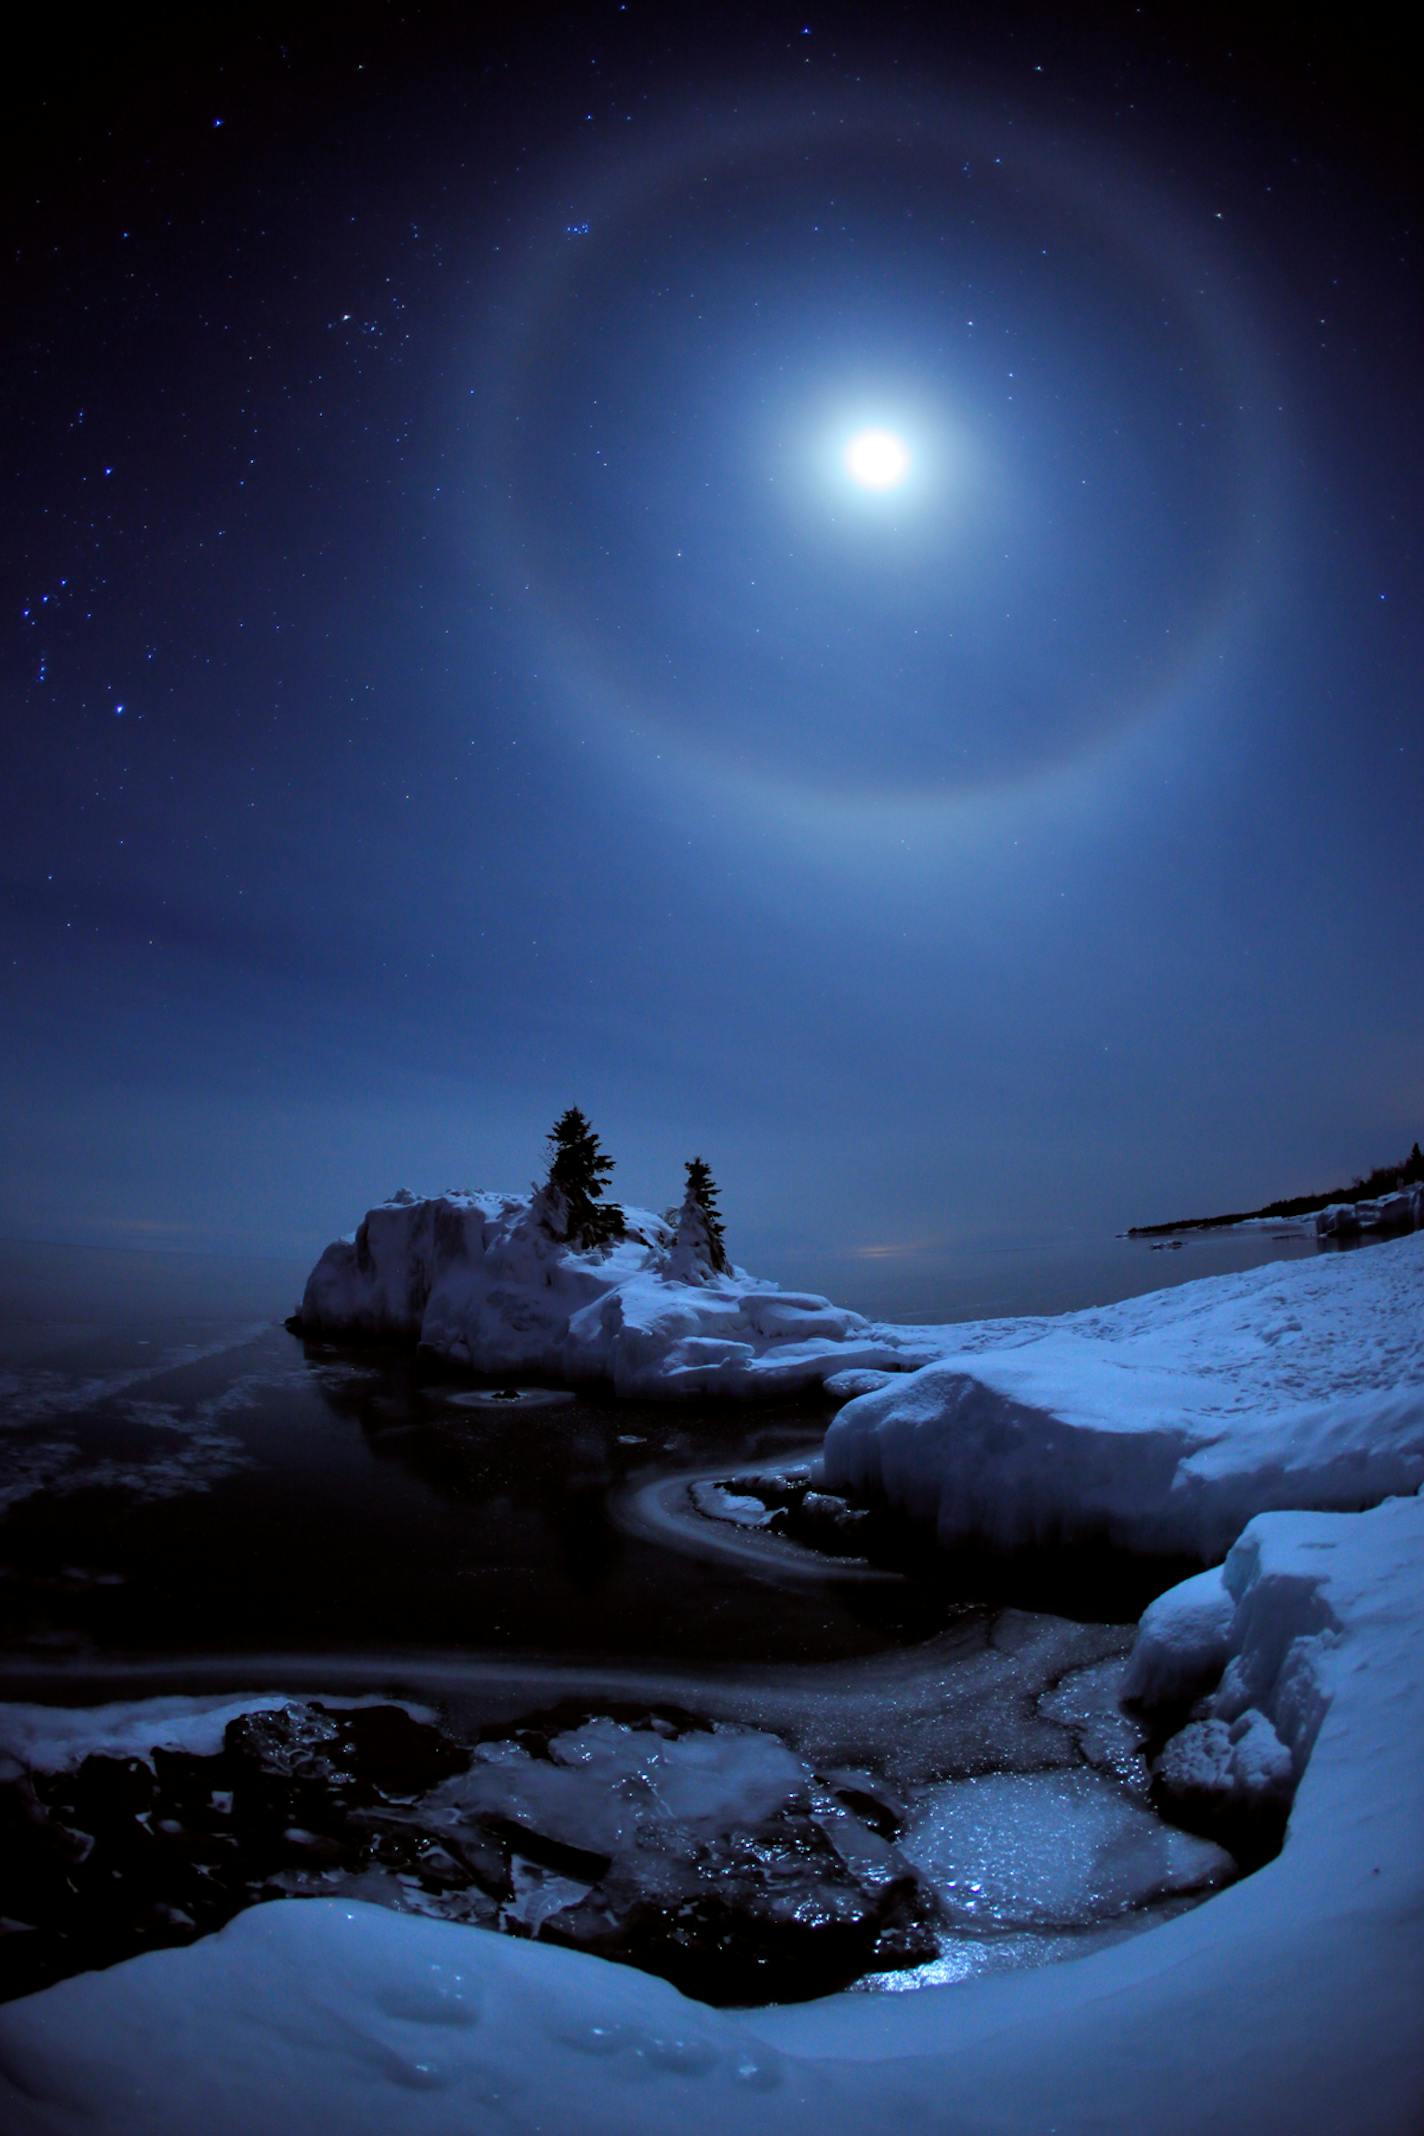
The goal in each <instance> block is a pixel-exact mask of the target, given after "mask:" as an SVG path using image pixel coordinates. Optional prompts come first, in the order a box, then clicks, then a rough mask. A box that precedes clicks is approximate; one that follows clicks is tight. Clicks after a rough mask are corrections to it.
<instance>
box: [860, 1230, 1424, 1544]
mask: <svg viewBox="0 0 1424 2136" xmlns="http://www.w3.org/2000/svg"><path fill="white" fill-rule="evenodd" d="M918 1333H919V1334H920V1335H921V1336H926V1335H929V1334H930V1333H933V1334H934V1335H935V1336H936V1337H937V1338H938V1339H939V1340H940V1341H941V1343H942V1344H943V1345H944V1347H945V1348H946V1349H948V1350H949V1351H950V1354H948V1355H947V1356H942V1357H941V1359H940V1360H939V1361H938V1362H937V1363H935V1364H932V1365H929V1366H927V1367H926V1368H924V1369H923V1370H921V1371H918V1372H916V1373H914V1374H913V1375H912V1376H910V1377H902V1378H898V1379H896V1380H894V1381H892V1382H891V1383H890V1384H889V1385H888V1386H886V1387H883V1388H881V1389H880V1390H879V1391H877V1392H872V1393H869V1394H865V1395H862V1396H860V1397H859V1399H857V1400H855V1401H852V1402H850V1403H849V1404H848V1405H847V1406H846V1408H844V1409H843V1410H842V1411H841V1412H840V1414H839V1415H838V1416H837V1417H836V1419H835V1421H834V1423H833V1424H832V1426H831V1428H830V1431H829V1432H828V1434H827V1437H826V1452H825V1464H826V1482H827V1484H828V1485H829V1487H830V1488H831V1489H833V1490H848V1491H851V1492H854V1493H859V1494H861V1495H865V1496H875V1497H882V1498H884V1499H886V1500H888V1501H889V1503H890V1504H891V1505H893V1506H895V1507H897V1508H899V1509H900V1510H902V1511H903V1512H905V1513H907V1514H909V1515H910V1516H911V1517H912V1518H915V1519H917V1520H920V1521H923V1522H926V1523H928V1524H930V1525H932V1526H933V1527H934V1529H935V1530H936V1532H937V1535H938V1537H939V1540H940V1541H941V1543H943V1544H946V1545H953V1544H955V1543H962V1542H969V1541H976V1542H987V1543H990V1544H993V1545H997V1546H1000V1547H1004V1548H1020V1547H1024V1546H1032V1545H1034V1544H1039V1543H1043V1542H1049V1541H1053V1542H1057V1541H1068V1542H1072V1541H1099V1540H1101V1541H1106V1542H1108V1543H1112V1544H1116V1545H1119V1546H1125V1547H1129V1548H1133V1549H1140V1550H1149V1551H1166V1552H1180V1553H1183V1554H1185V1555H1188V1556H1195V1557H1199V1558H1201V1559H1202V1560H1204V1561H1210V1560H1212V1559H1215V1558H1219V1557H1220V1556H1221V1555H1222V1554H1223V1552H1224V1551H1225V1550H1226V1549H1227V1547H1228V1546H1229V1544H1230V1543H1231V1542H1232V1540H1233V1539H1234V1537H1235V1536H1237V1535H1238V1534H1239V1533H1240V1531H1241V1529H1242V1527H1243V1526H1244V1524H1245V1523H1246V1521H1247V1520H1249V1519H1250V1517H1251V1516H1252V1515H1253V1514H1254V1513H1258V1512H1261V1511H1263V1510H1265V1509H1268V1508H1273V1507H1291V1506H1300V1507H1305V1506H1315V1507H1322V1508H1329V1507H1341V1508H1343V1507H1360V1506H1367V1505H1371V1504H1373V1503H1375V1502H1376V1501H1377V1500H1379V1499H1381V1498H1383V1497H1385V1496H1387V1495H1388V1494H1390V1493H1392V1492H1411V1491H1414V1490H1417V1489H1418V1487H1419V1485H1420V1483H1421V1482H1424V1235H1420V1234H1416V1235H1415V1236H1413V1237H1411V1238H1406V1239H1401V1240H1398V1241H1395V1242H1392V1243H1390V1244H1388V1245H1380V1246H1372V1247H1370V1248H1369V1249H1368V1250H1366V1251H1362V1252H1359V1253H1354V1254H1345V1255H1339V1256H1335V1255H1331V1256H1329V1257H1328V1258H1326V1257H1322V1258H1321V1259H1319V1260H1312V1261H1284V1262H1279V1263H1276V1264H1274V1265H1273V1266H1270V1267H1267V1268H1256V1269H1251V1270H1250V1271H1248V1272H1247V1273H1245V1274H1242V1275H1234V1276H1220V1277H1216V1278H1213V1279H1211V1280H1209V1281H1206V1282H1200V1283H1187V1284H1183V1285H1181V1286H1180V1287H1179V1288H1177V1289H1175V1290H1166V1291H1158V1292H1154V1293H1153V1294H1152V1295H1151V1296H1149V1297H1145V1298H1129V1299H1127V1300H1125V1301H1124V1302H1123V1303H1122V1304H1120V1305H1113V1306H1108V1307H1104V1308H1101V1309H1095V1310H1093V1311H1089V1312H1083V1313H1069V1314H1065V1315H1064V1316H1063V1317H1062V1318H1061V1319H1057V1320H1037V1321H1023V1322H1017V1323H1002V1322H1001V1323H1000V1324H999V1325H998V1327H997V1328H994V1327H992V1326H986V1327H984V1328H977V1329H976V1328H974V1327H966V1328H963V1329H954V1328H944V1329H938V1330H934V1331H930V1330H923V1329H922V1330H919V1331H918ZM956 1341H957V1342H958V1343H959V1345H960V1348H959V1349H958V1351H957V1353H956V1351H955V1350H954V1348H953V1347H952V1346H953V1345H954V1344H955V1342H956Z"/></svg>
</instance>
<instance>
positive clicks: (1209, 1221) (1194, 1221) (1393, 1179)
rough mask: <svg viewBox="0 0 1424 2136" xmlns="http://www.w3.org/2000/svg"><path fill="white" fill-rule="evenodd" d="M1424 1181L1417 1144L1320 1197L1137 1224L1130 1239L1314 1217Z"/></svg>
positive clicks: (1422, 1156) (1423, 1155)
mask: <svg viewBox="0 0 1424 2136" xmlns="http://www.w3.org/2000/svg"><path fill="white" fill-rule="evenodd" d="M1419 1180H1424V1150H1421V1149H1420V1147H1419V1144H1418V1143H1417V1142H1416V1143H1415V1145H1414V1147H1413V1149H1412V1150H1411V1151H1410V1152H1409V1155H1408V1156H1407V1157H1406V1158H1405V1159H1404V1160H1403V1162H1402V1163H1400V1164H1377V1165H1376V1166H1375V1168H1374V1170H1373V1171H1372V1172H1369V1173H1367V1174H1365V1175H1364V1176H1363V1177H1361V1178H1359V1179H1354V1180H1352V1181H1351V1182H1350V1184H1349V1186H1348V1187H1327V1188H1326V1189H1325V1191H1324V1192H1323V1193H1320V1194H1294V1195H1292V1196H1291V1197H1290V1199H1289V1200H1287V1201H1273V1202H1267V1204H1266V1206H1265V1208H1264V1209H1236V1210H1233V1211H1232V1213H1231V1214H1230V1215H1229V1216H1183V1217H1179V1218H1178V1220H1177V1221H1176V1223H1174V1224H1133V1225H1132V1226H1131V1228H1130V1229H1129V1231H1128V1234H1127V1235H1128V1237H1129V1238H1130V1239H1153V1238H1156V1237H1158V1236H1159V1234H1161V1233H1163V1232H1167V1231H1211V1230H1213V1229H1215V1227H1216V1226H1217V1225H1219V1224H1244V1223H1246V1222H1248V1221H1249V1220H1250V1218H1252V1217H1253V1216H1311V1215H1313V1214H1314V1212H1315V1211H1316V1210H1317V1209H1328V1208H1329V1206H1330V1204H1331V1202H1358V1201H1374V1200H1376V1199H1377V1197H1378V1196H1379V1195H1381V1194H1393V1193H1394V1191H1395V1190H1396V1188H1398V1187H1412V1186H1413V1185H1415V1183H1416V1182H1417V1181H1419Z"/></svg>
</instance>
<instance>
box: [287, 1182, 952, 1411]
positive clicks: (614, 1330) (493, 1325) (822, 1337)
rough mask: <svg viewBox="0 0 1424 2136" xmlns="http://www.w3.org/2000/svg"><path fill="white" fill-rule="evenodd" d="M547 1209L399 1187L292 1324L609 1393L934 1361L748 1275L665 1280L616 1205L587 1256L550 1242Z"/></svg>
mask: <svg viewBox="0 0 1424 2136" xmlns="http://www.w3.org/2000/svg"><path fill="white" fill-rule="evenodd" d="M545 1214H546V1210H545V1204H544V1201H543V1197H542V1195H539V1194H536V1195H533V1196H528V1195H513V1194H442V1195H437V1196H435V1197H433V1198H431V1199H427V1200H419V1199H417V1198H416V1197H415V1196H413V1195H409V1194H399V1195H397V1196H395V1197H394V1198H393V1199H392V1200H391V1201H389V1202H385V1203H383V1204H382V1205H381V1207H380V1208H378V1209H372V1210H370V1211H368V1213H367V1215H366V1216H365V1217H364V1219H363V1220H362V1222H361V1224H360V1226H359V1228H358V1229H357V1231H356V1232H355V1234H354V1236H353V1237H352V1238H349V1239H338V1240H337V1241H336V1242H335V1244H334V1245H331V1246H328V1247H327V1249H326V1252H325V1253H324V1254H323V1255H322V1257H321V1259H320V1260H319V1261H318V1262H317V1265H316V1267H315V1268H314V1269H313V1270H312V1273H311V1275H310V1277H309V1278H308V1281H307V1287H306V1292H305V1295H304V1296H303V1299H302V1304H301V1310H300V1313H299V1314H298V1320H299V1323H300V1325H301V1327H302V1329H303V1331H305V1332H308V1333H312V1334H329V1335H342V1334H367V1335H372V1334H374V1335H392V1336H397V1337H404V1338H407V1339H412V1340H418V1341H420V1342H421V1343H423V1344H424V1345H425V1346H426V1347H427V1348H428V1349H430V1350H433V1351H435V1352H437V1353H438V1354H439V1355H440V1356H442V1357H446V1358H449V1359H450V1360H451V1361H452V1363H455V1364H457V1365H466V1366H468V1367H469V1368H470V1369H471V1370H472V1371H475V1372H484V1373H501V1374H504V1373H508V1374H518V1373H528V1374H533V1375H535V1376H538V1375H543V1376H545V1377H548V1378H552V1379H558V1380H562V1381H564V1382H566V1383H568V1384H570V1385H573V1384H576V1383H579V1382H586V1381H600V1380H601V1381H607V1382H609V1383H611V1385H612V1386H613V1388H614V1389H615V1391H616V1392H618V1393H619V1394H655V1395H660V1394H701V1393H717V1394H742V1393H747V1392H750V1391H752V1390H756V1389H769V1388H786V1389H790V1388H795V1387H801V1386H815V1385H819V1384H820V1383H821V1382H822V1381H823V1380H824V1379H825V1378H826V1377H827V1375H828V1374H830V1373H834V1372H838V1371H843V1370H846V1369H849V1368H853V1367H877V1366H890V1367H895V1366H904V1365H905V1364H907V1363H908V1364H910V1365H914V1364H920V1363H923V1362H924V1361H925V1359H926V1357H928V1356H932V1355H933V1354H934V1353H933V1350H932V1349H926V1348H925V1347H924V1345H923V1344H916V1343H915V1342H914V1341H913V1339H912V1338H911V1337H910V1336H909V1335H908V1334H900V1333H898V1332H897V1331H896V1330H894V1329H890V1328H882V1327H876V1326H873V1325H872V1323H871V1322H869V1321H867V1320H864V1319H862V1317H861V1315H860V1314H859V1313H852V1312H848V1311H846V1310H845V1309H844V1308H842V1307H840V1306H836V1305H832V1304H831V1302H830V1301H829V1299H826V1298H821V1297H817V1296H814V1295H812V1294H811V1293H809V1292H801V1291H784V1290H781V1289H779V1288H778V1286H777V1285H776V1284H775V1283H763V1282H758V1281H757V1280H756V1278H754V1277H752V1276H749V1275H748V1274H747V1273H746V1271H745V1270H744V1269H740V1268H734V1269H732V1270H731V1271H730V1272H729V1273H728V1274H727V1275H725V1276H712V1277H710V1278H709V1280H707V1281H705V1282H696V1281H692V1280H688V1279H687V1277H686V1275H685V1274H682V1275H675V1274H674V1273H672V1271H673V1269H674V1267H675V1266H681V1265H682V1264H681V1263H679V1262H678V1261H677V1260H676V1257H675V1254H674V1248H675V1243H676V1241H675V1237H674V1233H673V1230H672V1227H671V1226H670V1225H669V1224H668V1223H666V1222H665V1221H664V1220H663V1218H661V1217H658V1216H654V1215H652V1214H651V1213H650V1212H649V1211H647V1210H645V1209H625V1211H624V1215H625V1217H626V1219H627V1223H628V1236H627V1237H626V1238H625V1239H623V1240H621V1241H620V1242H619V1243H618V1244H616V1245H614V1246H612V1247H610V1248H607V1249H603V1250H597V1251H593V1252H588V1253H584V1252H580V1251H578V1250H577V1249H575V1248H574V1247H572V1246H569V1245H567V1244H565V1243H563V1242H562V1241H559V1240H556V1239H555V1238H553V1237H552V1236H551V1234H550V1231H549V1228H548V1225H547V1223H546V1221H545ZM684 1258H685V1257H684Z"/></svg>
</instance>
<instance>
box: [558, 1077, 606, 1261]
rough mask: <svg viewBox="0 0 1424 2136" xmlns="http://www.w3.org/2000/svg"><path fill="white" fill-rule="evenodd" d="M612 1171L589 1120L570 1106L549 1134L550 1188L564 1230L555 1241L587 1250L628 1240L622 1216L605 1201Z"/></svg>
mask: <svg viewBox="0 0 1424 2136" xmlns="http://www.w3.org/2000/svg"><path fill="white" fill-rule="evenodd" d="M612 1170H613V1159H612V1158H611V1157H610V1156H608V1155H607V1153H606V1152H605V1151H604V1150H603V1149H602V1148H601V1147H600V1145H599V1140H598V1137H597V1135H596V1134H595V1133H594V1131H593V1128H592V1126H591V1125H590V1123H589V1121H588V1118H587V1116H586V1115H585V1114H584V1113H582V1112H580V1110H579V1108H578V1106H577V1105H570V1106H569V1108H568V1110H567V1111H566V1112H563V1113H561V1114H560V1115H559V1117H558V1119H557V1120H556V1121H555V1122H554V1125H553V1127H552V1129H551V1130H550V1132H549V1178H548V1182H547V1185H548V1189H549V1193H550V1198H551V1200H552V1202H553V1203H554V1207H555V1208H556V1209H557V1210H558V1211H559V1221H560V1224H561V1228H560V1229H559V1230H558V1231H557V1232H556V1233H555V1236H556V1237H558V1238H561V1239H566V1240H567V1241H568V1242H569V1243H570V1244H571V1245H575V1246H584V1247H589V1246H607V1245H609V1244H611V1243H612V1241H613V1240H614V1239H621V1238H622V1237H623V1234H624V1230H625V1225H624V1221H623V1211H622V1210H621V1209H620V1208H619V1206H618V1204H617V1203H616V1202H605V1201H603V1199H602V1197H603V1188H604V1184H605V1182H606V1181H607V1179H608V1177H609V1174H610V1173H611V1172H612Z"/></svg>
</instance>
